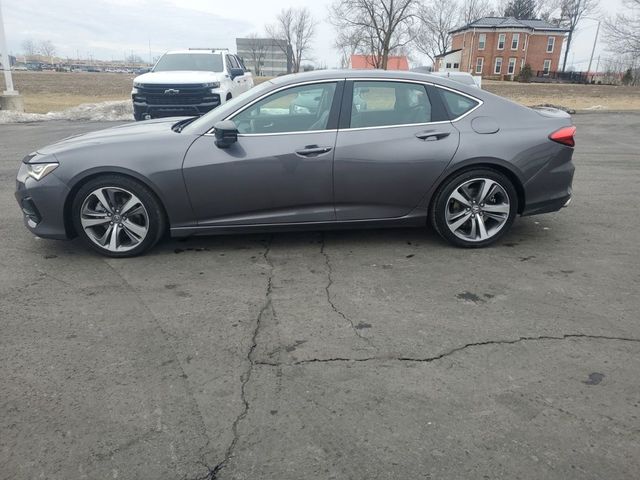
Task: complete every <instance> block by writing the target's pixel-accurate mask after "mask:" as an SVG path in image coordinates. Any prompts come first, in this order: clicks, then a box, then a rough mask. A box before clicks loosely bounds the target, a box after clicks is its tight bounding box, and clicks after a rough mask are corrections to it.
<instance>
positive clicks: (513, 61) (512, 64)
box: [507, 58, 516, 74]
mask: <svg viewBox="0 0 640 480" xmlns="http://www.w3.org/2000/svg"><path fill="white" fill-rule="evenodd" d="M515 71H516V59H515V58H510V59H509V65H508V66H507V73H509V74H512V73H514V72H515Z"/></svg>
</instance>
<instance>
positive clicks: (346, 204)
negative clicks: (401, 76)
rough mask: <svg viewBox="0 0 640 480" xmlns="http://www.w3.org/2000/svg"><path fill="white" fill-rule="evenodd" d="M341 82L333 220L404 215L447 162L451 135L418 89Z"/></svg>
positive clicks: (454, 140)
mask: <svg viewBox="0 0 640 480" xmlns="http://www.w3.org/2000/svg"><path fill="white" fill-rule="evenodd" d="M346 85H347V86H346V87H345V88H346V91H345V105H343V110H342V113H341V121H340V130H339V131H338V138H337V141H336V151H335V160H334V200H335V207H336V218H337V220H361V219H375V218H395V217H402V216H404V215H407V214H408V213H409V212H410V211H411V210H413V209H414V208H415V207H416V206H417V205H418V203H419V202H420V200H421V199H422V198H423V197H424V195H425V194H426V192H427V191H428V190H429V188H430V187H431V186H432V185H433V183H434V182H435V180H436V179H437V178H438V176H439V175H440V174H441V173H442V172H443V171H444V169H445V167H446V166H447V164H448V163H449V162H450V160H451V159H452V158H453V155H454V154H455V152H456V149H457V148H458V140H459V133H458V131H457V130H456V129H455V127H454V126H453V125H452V124H451V122H449V121H448V120H447V118H448V117H447V116H446V113H445V112H444V109H443V107H442V106H441V103H440V102H439V100H437V101H435V102H431V101H430V97H429V94H428V92H427V87H426V86H425V85H424V84H421V83H412V82H402V81H378V80H376V81H354V82H347V84H346Z"/></svg>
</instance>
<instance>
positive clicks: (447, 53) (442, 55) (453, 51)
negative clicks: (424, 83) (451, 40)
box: [435, 48, 462, 58]
mask: <svg viewBox="0 0 640 480" xmlns="http://www.w3.org/2000/svg"><path fill="white" fill-rule="evenodd" d="M460 50H462V49H461V48H456V49H455V50H449V51H448V52H444V53H441V54H440V55H436V57H435V58H440V57H446V56H447V55H451V54H452V53H456V52H459V51H460Z"/></svg>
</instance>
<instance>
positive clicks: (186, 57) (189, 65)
mask: <svg viewBox="0 0 640 480" xmlns="http://www.w3.org/2000/svg"><path fill="white" fill-rule="evenodd" d="M180 70H190V71H194V70H195V71H201V72H222V71H223V68H222V55H221V54H219V53H168V54H166V55H164V56H163V57H162V58H161V59H160V60H158V63H156V66H155V67H153V71H154V72H173V71H180Z"/></svg>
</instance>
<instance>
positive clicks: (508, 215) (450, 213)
mask: <svg viewBox="0 0 640 480" xmlns="http://www.w3.org/2000/svg"><path fill="white" fill-rule="evenodd" d="M517 211H518V196H517V192H516V190H515V187H514V186H513V183H512V182H511V181H510V180H509V179H508V178H507V177H506V176H505V175H503V174H502V173H500V172H498V171H495V170H491V169H487V168H478V169H472V170H467V171H465V172H463V173H461V174H459V175H457V176H455V177H453V178H451V179H450V180H449V181H447V182H445V183H444V184H443V185H442V186H441V187H440V189H439V190H438V192H437V193H436V196H435V198H434V201H433V203H432V207H431V223H432V224H433V226H434V228H435V229H436V231H437V232H438V233H439V234H440V236H441V237H443V238H444V239H445V240H447V241H448V242H449V243H451V244H453V245H456V246H459V247H471V248H473V247H485V246H487V245H490V244H492V243H494V242H495V241H497V240H498V239H499V238H500V237H502V236H503V235H504V234H505V233H507V232H508V231H509V229H510V228H511V225H512V224H513V221H514V219H515V216H516V213H517Z"/></svg>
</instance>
